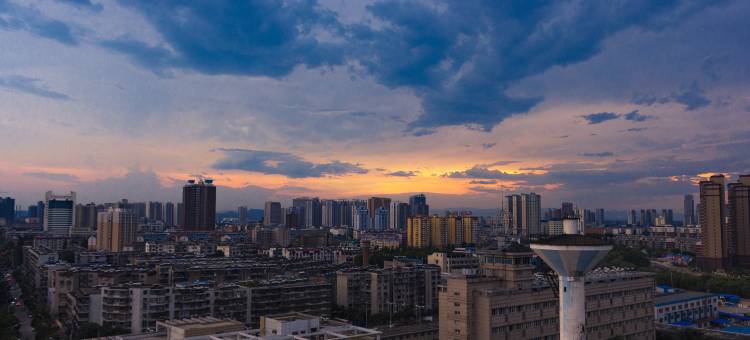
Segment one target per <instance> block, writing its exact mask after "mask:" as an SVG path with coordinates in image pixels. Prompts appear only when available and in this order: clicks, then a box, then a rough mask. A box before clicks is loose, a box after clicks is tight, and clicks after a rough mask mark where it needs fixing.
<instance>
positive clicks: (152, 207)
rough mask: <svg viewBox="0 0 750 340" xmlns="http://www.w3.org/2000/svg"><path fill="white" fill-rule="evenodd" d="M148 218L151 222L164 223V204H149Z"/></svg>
mask: <svg viewBox="0 0 750 340" xmlns="http://www.w3.org/2000/svg"><path fill="white" fill-rule="evenodd" d="M146 218H148V219H149V221H161V222H164V204H162V203H161V202H151V201H149V202H148V209H147V210H146Z"/></svg>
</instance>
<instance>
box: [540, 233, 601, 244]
mask: <svg viewBox="0 0 750 340" xmlns="http://www.w3.org/2000/svg"><path fill="white" fill-rule="evenodd" d="M532 244H543V245H550V246H607V245H610V243H607V242H606V241H604V240H600V239H598V238H593V237H589V236H584V235H571V234H565V235H558V236H555V237H550V238H547V239H544V240H541V241H538V242H534V243H532Z"/></svg>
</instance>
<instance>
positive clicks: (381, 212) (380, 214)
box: [372, 207, 389, 231]
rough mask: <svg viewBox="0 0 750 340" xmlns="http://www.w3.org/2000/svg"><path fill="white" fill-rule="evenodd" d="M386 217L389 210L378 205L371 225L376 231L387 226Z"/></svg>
mask: <svg viewBox="0 0 750 340" xmlns="http://www.w3.org/2000/svg"><path fill="white" fill-rule="evenodd" d="M388 217H389V211H388V209H387V208H384V207H378V208H377V209H376V210H375V217H374V218H373V224H372V227H373V228H374V229H375V230H376V231H383V230H385V229H387V228H388Z"/></svg>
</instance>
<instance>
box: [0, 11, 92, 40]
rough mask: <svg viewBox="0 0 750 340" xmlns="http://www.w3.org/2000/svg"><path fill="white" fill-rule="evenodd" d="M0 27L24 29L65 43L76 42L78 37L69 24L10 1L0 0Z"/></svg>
mask: <svg viewBox="0 0 750 340" xmlns="http://www.w3.org/2000/svg"><path fill="white" fill-rule="evenodd" d="M0 29H5V30H24V31H27V32H29V33H31V34H34V35H37V36H40V37H43V38H47V39H52V40H55V41H57V42H59V43H62V44H65V45H76V44H78V38H77V37H76V36H75V34H74V33H73V28H72V27H71V26H70V25H68V24H66V23H64V22H62V21H59V20H56V19H52V18H49V17H47V16H46V15H45V14H44V13H42V12H40V11H38V10H36V9H34V8H31V7H24V6H19V5H16V4H14V3H11V2H10V1H0Z"/></svg>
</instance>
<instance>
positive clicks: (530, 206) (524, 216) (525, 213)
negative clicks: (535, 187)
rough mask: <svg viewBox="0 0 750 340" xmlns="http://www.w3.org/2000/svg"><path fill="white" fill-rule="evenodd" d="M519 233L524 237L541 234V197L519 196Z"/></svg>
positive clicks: (531, 195) (530, 194)
mask: <svg viewBox="0 0 750 340" xmlns="http://www.w3.org/2000/svg"><path fill="white" fill-rule="evenodd" d="M521 233H522V235H524V236H525V237H528V236H532V235H533V236H538V235H541V234H542V197H541V196H539V195H537V194H535V193H533V192H532V193H528V194H521Z"/></svg>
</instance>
